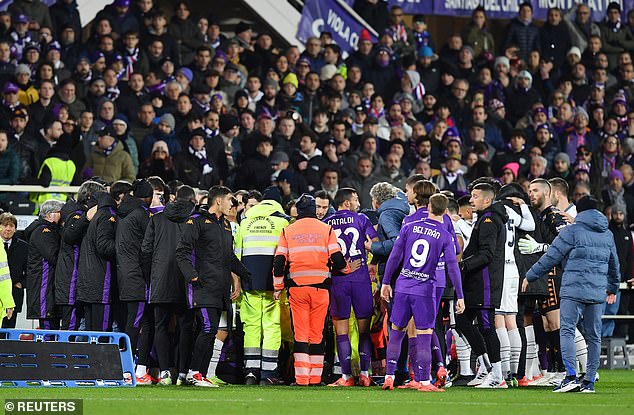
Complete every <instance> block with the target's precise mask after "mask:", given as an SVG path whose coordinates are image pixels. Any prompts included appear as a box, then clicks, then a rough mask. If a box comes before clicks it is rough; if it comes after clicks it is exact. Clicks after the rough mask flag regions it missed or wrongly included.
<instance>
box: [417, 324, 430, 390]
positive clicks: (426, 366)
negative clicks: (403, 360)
mask: <svg viewBox="0 0 634 415" xmlns="http://www.w3.org/2000/svg"><path fill="white" fill-rule="evenodd" d="M431 338H432V335H431V334H419V335H417V336H416V341H417V343H418V344H417V345H416V365H415V366H414V380H417V381H429V379H430V378H431Z"/></svg>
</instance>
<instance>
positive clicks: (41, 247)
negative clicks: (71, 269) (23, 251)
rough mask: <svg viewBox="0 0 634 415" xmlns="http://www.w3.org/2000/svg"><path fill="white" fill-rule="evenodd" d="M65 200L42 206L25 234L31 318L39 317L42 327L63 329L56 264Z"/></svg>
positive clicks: (49, 202)
mask: <svg viewBox="0 0 634 415" xmlns="http://www.w3.org/2000/svg"><path fill="white" fill-rule="evenodd" d="M63 206H64V202H61V201H59V200H47V201H46V202H44V203H42V206H40V213H39V215H38V218H37V219H36V220H35V221H34V222H33V223H31V224H30V225H29V226H28V227H27V228H26V230H25V231H24V235H25V236H26V238H27V239H28V241H29V258H28V260H27V267H26V299H27V314H26V317H27V318H33V319H39V320H40V328H41V329H45V330H59V327H60V320H59V314H58V312H57V310H56V308H55V264H57V255H58V254H59V244H60V233H59V225H58V223H59V220H60V216H61V210H62V207H63Z"/></svg>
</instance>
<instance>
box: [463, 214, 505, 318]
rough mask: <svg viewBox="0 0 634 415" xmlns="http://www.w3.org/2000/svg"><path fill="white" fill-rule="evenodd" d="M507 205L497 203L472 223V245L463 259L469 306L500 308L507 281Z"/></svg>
mask: <svg viewBox="0 0 634 415" xmlns="http://www.w3.org/2000/svg"><path fill="white" fill-rule="evenodd" d="M507 221H508V216H507V214H506V210H505V209H504V205H503V204H501V203H494V204H493V205H491V206H490V207H488V208H486V209H485V210H484V211H482V212H478V220H477V221H476V223H475V225H474V226H473V233H472V234H471V239H469V245H467V248H466V249H465V251H464V254H463V259H462V261H460V269H461V270H462V287H463V290H464V298H465V305H466V306H467V307H480V308H498V307H499V306H500V301H501V299H502V284H503V282H504V243H505V236H504V235H505V224H506V222H507Z"/></svg>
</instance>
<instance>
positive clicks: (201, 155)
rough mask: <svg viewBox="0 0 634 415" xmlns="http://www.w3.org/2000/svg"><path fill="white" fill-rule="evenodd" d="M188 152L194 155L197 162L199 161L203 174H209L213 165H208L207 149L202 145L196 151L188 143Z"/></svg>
mask: <svg viewBox="0 0 634 415" xmlns="http://www.w3.org/2000/svg"><path fill="white" fill-rule="evenodd" d="M189 154H192V155H193V156H194V157H196V158H197V159H198V162H199V163H200V167H202V169H203V175H206V174H209V173H211V172H212V171H214V169H213V167H211V166H210V165H209V160H207V150H206V149H205V147H203V148H202V150H200V151H196V150H194V148H193V147H192V146H191V145H190V146H189Z"/></svg>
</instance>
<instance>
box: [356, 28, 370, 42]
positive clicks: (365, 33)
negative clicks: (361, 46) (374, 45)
mask: <svg viewBox="0 0 634 415" xmlns="http://www.w3.org/2000/svg"><path fill="white" fill-rule="evenodd" d="M364 40H367V41H368V42H372V36H370V32H369V31H368V29H363V30H362V31H361V36H359V42H363V41H364Z"/></svg>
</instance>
